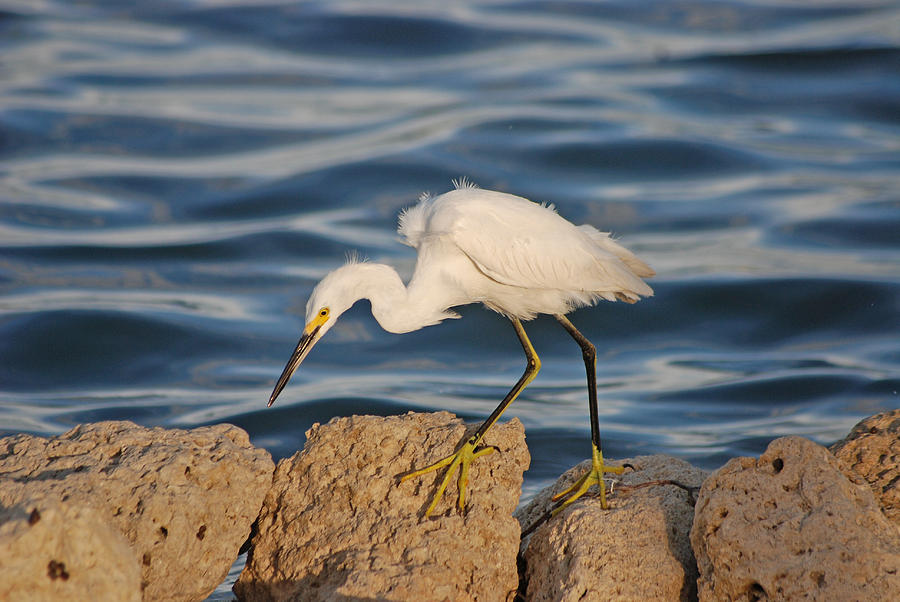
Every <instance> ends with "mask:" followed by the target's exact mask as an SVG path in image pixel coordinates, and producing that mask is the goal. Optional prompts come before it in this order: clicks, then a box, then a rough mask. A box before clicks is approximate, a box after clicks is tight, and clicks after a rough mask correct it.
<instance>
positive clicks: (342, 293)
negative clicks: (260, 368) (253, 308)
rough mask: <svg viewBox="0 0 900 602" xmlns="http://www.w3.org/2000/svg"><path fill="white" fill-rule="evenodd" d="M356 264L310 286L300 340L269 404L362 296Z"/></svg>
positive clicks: (346, 266)
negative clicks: (327, 333) (322, 339)
mask: <svg viewBox="0 0 900 602" xmlns="http://www.w3.org/2000/svg"><path fill="white" fill-rule="evenodd" d="M357 265H360V264H358V263H356V262H351V263H348V264H347V265H344V266H343V267H340V268H338V269H336V270H334V271H333V272H331V273H330V274H328V275H327V276H325V278H323V279H322V280H321V282H319V284H317V285H316V287H315V288H314V289H313V292H312V294H311V295H310V296H309V301H307V302H306V326H304V327H303V333H302V334H301V335H300V341H299V342H298V343H297V347H296V348H295V349H294V352H293V353H292V354H291V359H289V360H288V363H287V365H285V367H284V371H283V372H282V373H281V376H280V377H279V379H278V382H277V383H276V384H275V389H274V390H273V391H272V395H271V396H270V397H269V406H270V407H271V406H272V404H273V403H275V399H276V398H277V397H278V395H279V394H280V393H281V391H282V390H283V389H284V387H285V385H287V383H288V381H289V380H290V379H291V376H293V375H294V372H296V371H297V368H299V367H300V364H301V363H302V362H303V360H304V359H305V358H306V356H307V355H308V354H309V352H310V350H311V349H312V348H313V346H314V345H315V344H316V343H317V342H319V339H321V338H322V336H323V335H324V334H325V333H326V332H328V331H329V330H330V329H331V327H332V326H334V323H335V322H336V321H337V319H338V318H339V317H340V316H341V314H343V313H344V312H345V311H347V310H348V309H350V306H352V305H353V304H354V303H356V301H358V300H359V299H360V298H361V296H360V295H359V291H358V279H357V277H356V276H355V275H354V272H355V271H356V269H355V267H354V266H357Z"/></svg>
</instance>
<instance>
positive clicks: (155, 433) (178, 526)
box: [0, 422, 274, 600]
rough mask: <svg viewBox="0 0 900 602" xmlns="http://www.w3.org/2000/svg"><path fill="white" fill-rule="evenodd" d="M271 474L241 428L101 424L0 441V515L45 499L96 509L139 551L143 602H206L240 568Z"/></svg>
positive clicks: (267, 460)
mask: <svg viewBox="0 0 900 602" xmlns="http://www.w3.org/2000/svg"><path fill="white" fill-rule="evenodd" d="M273 470H274V465H273V463H272V459H271V457H270V456H269V454H268V452H266V451H264V450H260V449H256V448H254V447H253V446H252V445H251V444H250V442H249V439H248V438H247V434H246V433H245V432H244V431H242V430H241V429H239V428H237V427H235V426H231V425H225V424H222V425H216V426H210V427H202V428H197V429H193V430H190V431H183V430H174V429H172V430H167V429H162V428H153V429H147V428H143V427H139V426H137V425H135V424H133V423H131V422H99V423H95V424H86V425H80V426H77V427H75V428H74V429H72V430H70V431H69V432H67V433H64V434H62V435H60V436H58V437H53V438H50V439H45V438H42V437H34V436H31V435H16V436H12V437H7V438H5V439H0V506H6V507H10V506H13V505H16V504H20V503H22V502H24V501H26V500H28V499H35V498H42V499H57V500H60V501H64V502H66V503H67V504H70V505H77V506H80V507H85V508H93V509H95V510H96V511H97V514H98V515H99V516H100V517H102V518H103V520H105V521H107V522H108V523H109V524H110V525H112V526H114V527H115V528H116V529H117V530H118V531H119V532H120V533H122V534H123V535H124V536H125V538H126V539H127V540H128V541H129V542H130V543H131V546H132V548H133V549H134V550H135V552H136V555H137V557H138V558H139V559H140V564H141V571H142V588H143V598H144V599H145V600H202V599H203V598H205V597H206V596H207V595H208V594H209V593H210V592H211V591H212V590H213V589H215V587H216V586H217V585H218V584H219V583H221V581H222V579H224V577H225V575H226V574H227V573H228V569H229V568H230V566H231V564H232V562H233V561H234V560H235V558H237V555H238V550H239V548H240V546H241V544H242V543H243V542H244V541H245V540H246V539H247V536H248V534H249V533H250V526H251V525H252V523H253V521H254V519H255V518H256V516H257V514H258V512H259V508H260V506H261V505H262V499H263V496H264V495H265V492H266V489H268V487H269V484H270V482H271V478H272V471H273ZM62 536H64V537H67V538H71V537H73V536H72V535H68V534H66V533H63V534H62ZM67 566H68V565H67Z"/></svg>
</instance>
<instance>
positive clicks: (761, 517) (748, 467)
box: [691, 437, 900, 601]
mask: <svg viewBox="0 0 900 602" xmlns="http://www.w3.org/2000/svg"><path fill="white" fill-rule="evenodd" d="M859 481H860V482H853V481H851V480H850V479H848V478H847V476H845V475H844V474H843V473H842V472H841V470H840V467H839V466H838V462H837V460H836V459H835V458H834V457H833V456H832V455H831V454H830V453H829V452H828V450H826V449H825V448H824V447H822V446H820V445H818V444H816V443H813V442H812V441H809V440H808V439H804V438H802V437H784V438H781V439H776V440H775V441H773V442H772V443H771V444H769V447H768V449H766V451H765V453H763V454H762V455H761V456H760V457H759V459H755V458H734V459H732V460H731V461H729V462H728V463H727V464H725V466H723V467H722V468H720V469H719V470H718V471H716V472H715V473H713V475H712V476H710V477H709V479H707V480H706V481H705V482H704V484H703V488H702V489H701V492H700V495H699V497H698V500H697V509H696V514H695V518H694V527H693V530H692V531H691V543H692V545H693V548H694V554H695V555H696V557H697V562H698V565H699V569H700V579H699V583H698V585H699V595H700V600H701V601H704V600H716V601H720V600H801V599H802V600H857V601H862V600H871V601H876V600H877V601H884V600H900V536H898V531H897V528H896V527H894V525H892V524H891V523H890V522H889V521H888V520H887V519H886V518H885V516H884V515H883V514H882V513H881V510H880V509H879V507H878V504H877V502H876V501H875V498H874V496H873V494H872V491H871V490H870V489H869V488H868V487H867V486H866V484H865V483H864V482H862V480H861V479H859Z"/></svg>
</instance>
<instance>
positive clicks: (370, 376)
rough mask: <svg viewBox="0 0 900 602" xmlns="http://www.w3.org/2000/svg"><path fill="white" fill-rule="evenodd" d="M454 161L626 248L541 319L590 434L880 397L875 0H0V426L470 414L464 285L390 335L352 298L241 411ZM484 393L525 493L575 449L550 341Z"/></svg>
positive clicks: (893, 347) (889, 385) (897, 151)
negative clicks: (502, 410)
mask: <svg viewBox="0 0 900 602" xmlns="http://www.w3.org/2000/svg"><path fill="white" fill-rule="evenodd" d="M462 175H465V176H468V177H469V178H471V179H473V180H474V181H475V182H477V183H479V184H480V185H481V186H482V187H484V188H492V189H498V190H504V191H508V192H512V193H515V194H519V195H522V196H526V197H529V198H532V199H534V200H541V201H552V202H553V203H555V204H556V205H557V207H558V208H559V211H560V213H561V214H563V215H564V216H565V217H567V218H569V219H571V220H572V221H575V222H576V223H591V224H594V225H596V226H598V227H600V228H601V229H604V230H611V231H612V232H614V233H615V234H616V235H618V236H620V237H621V240H622V242H623V243H624V244H626V245H627V246H629V247H630V248H632V249H633V250H635V251H636V252H637V253H638V254H639V255H640V256H641V257H642V258H644V259H645V260H646V261H648V262H649V263H650V264H651V265H652V266H654V267H655V268H656V270H657V271H658V273H659V275H658V277H656V278H654V279H653V280H652V281H651V284H652V286H653V287H654V289H655V291H656V296H655V297H653V298H651V299H648V300H645V301H642V302H640V303H638V304H636V305H633V306H630V305H625V304H621V303H619V304H610V303H604V304H602V305H601V306H600V307H597V308H594V309H585V310H580V311H578V312H576V313H575V314H573V315H572V320H573V321H574V322H575V323H576V324H577V325H578V326H579V327H580V328H581V329H582V331H583V332H584V333H585V334H586V335H587V336H589V338H591V339H592V340H593V341H594V342H595V343H596V344H597V346H598V350H599V363H598V381H599V389H600V406H601V425H602V434H603V437H604V441H605V449H606V453H607V455H608V456H612V457H623V456H630V455H634V454H645V453H657V452H662V453H669V454H674V455H676V456H680V457H683V458H685V459H687V460H690V461H692V462H694V463H696V464H698V465H700V466H703V467H706V468H715V467H717V466H719V465H720V464H721V463H723V462H724V461H725V460H726V459H727V458H729V457H732V456H735V455H741V454H758V453H760V452H761V451H762V450H763V449H764V448H765V446H766V444H767V443H768V442H769V441H770V440H771V439H773V438H775V437H778V436H781V435H787V434H799V435H804V436H807V437H811V438H812V439H814V440H816V441H819V442H821V443H830V442H832V441H834V440H835V439H838V438H840V437H841V436H842V435H843V434H845V433H846V431H847V430H848V429H849V428H850V427H851V426H852V425H853V424H854V423H855V422H856V421H857V420H858V419H860V418H862V417H864V416H866V415H869V414H872V413H875V412H878V411H880V410H884V409H888V408H894V407H898V405H900V397H898V390H900V336H898V334H900V307H898V306H900V294H898V293H900V192H898V191H900V5H898V4H897V3H896V2H893V1H877V0H872V1H869V0H846V1H845V2H840V1H827V2H808V1H803V2H800V1H797V2H775V1H769V2H766V1H762V0H760V1H747V2H713V1H687V2H671V1H658V2H633V1H632V0H620V1H616V2H596V3H595V2H524V1H522V2H502V1H500V2H484V3H480V2H459V3H446V2H408V3H401V2H380V3H379V2H351V1H346V2H345V1H337V2H279V1H273V2H269V3H266V2H250V1H249V0H248V1H246V2H241V1H240V0H205V1H203V0H180V1H174V0H173V1H167V2H152V3H132V2H124V1H122V2H115V1H107V2H101V1H94V2H91V1H84V2H78V3H73V2H68V1H63V0H43V1H42V2H34V3H31V2H24V1H12V2H9V1H7V2H5V3H2V2H0V435H3V434H9V433H17V432H30V433H38V434H41V435H50V434H56V433H60V432H62V431H64V430H66V429H68V428H70V427H71V426H72V425H74V424H77V423H80V422H86V421H97V420H108V419H128V420H133V421H135V422H138V423H140V424H144V425H162V426H167V427H179V428H188V427H194V426H198V425H204V424H210V423H215V422H221V421H227V422H232V423H235V424H238V425H240V426H241V427H243V428H245V429H247V430H248V431H249V432H250V435H251V437H252V440H253V441H254V442H255V443H256V444H257V445H260V446H263V447H265V448H267V449H269V450H270V451H271V452H272V454H273V456H275V457H276V459H277V458H281V457H284V456H287V455H290V454H292V453H293V452H294V451H295V450H297V449H298V448H300V447H302V445H303V442H304V431H305V429H307V428H308V427H309V426H310V425H311V424H312V423H313V422H316V421H319V422H321V421H326V420H328V419H329V418H331V417H332V416H335V415H346V414H352V413H373V414H395V413H403V412H406V411H408V410H427V411H430V410H437V409H447V410H449V411H451V412H454V413H457V414H459V415H461V416H463V417H465V418H466V419H468V420H471V421H478V420H481V419H483V418H484V417H485V416H486V415H487V414H488V413H490V411H491V410H492V409H493V407H494V406H495V405H496V403H497V401H498V400H499V399H500V398H502V397H503V395H504V394H505V393H506V390H507V389H508V388H509V387H510V386H511V385H512V383H513V382H515V380H516V379H517V378H518V377H519V375H520V373H521V371H522V368H523V365H524V361H523V357H522V355H521V350H520V348H519V345H518V343H517V341H516V338H515V334H514V332H513V330H512V329H511V328H510V326H509V324H508V323H507V322H506V321H504V320H503V319H502V318H500V317H499V316H497V315H496V314H493V313H492V312H489V311H485V310H484V309H483V308H480V307H475V306H471V307H467V308H463V310H462V314H463V319H462V320H456V321H450V322H446V323H444V324H442V325H440V326H436V327H431V328H427V329H424V330H422V331H419V332H415V333H411V334H406V335H392V334H388V333H385V332H383V331H381V330H380V328H379V327H378V325H377V323H376V322H375V321H374V320H373V319H372V317H371V315H370V314H369V313H368V307H367V305H366V304H365V303H360V304H358V305H357V306H356V307H354V308H353V309H352V310H351V311H349V312H348V313H347V314H345V315H344V316H343V317H342V319H341V321H340V322H339V323H338V325H337V326H336V327H335V328H334V329H333V330H332V331H331V332H330V333H329V334H328V336H327V337H326V338H325V339H323V340H322V342H321V343H320V344H319V345H318V346H317V347H316V349H315V350H314V351H313V353H312V354H311V355H310V357H309V358H308V360H307V361H306V363H304V365H303V366H302V368H301V370H300V371H299V372H298V373H297V375H296V376H295V377H294V379H293V380H292V382H291V384H290V385H289V386H288V388H287V389H286V390H285V392H284V394H283V395H282V397H281V398H280V399H279V400H278V403H277V404H276V405H275V406H274V407H273V408H272V409H266V407H265V402H266V400H267V397H268V394H269V392H270V391H271V389H272V386H273V384H274V381H275V379H276V378H277V376H278V375H279V373H280V372H281V369H282V367H283V365H284V363H285V361H286V360H287V358H288V356H289V355H290V352H291V350H292V349H293V346H294V344H295V343H296V340H297V337H298V336H299V333H300V330H301V328H302V326H303V324H302V321H303V310H304V306H305V302H306V297H307V295H308V294H309V292H310V290H311V289H312V287H313V286H314V284H315V283H316V281H317V280H318V279H319V278H320V277H321V276H323V275H324V274H325V273H327V272H328V271H329V270H330V269H333V268H335V267H337V266H338V265H340V264H341V263H342V261H343V258H344V256H345V254H346V253H347V252H348V251H351V250H357V251H359V252H360V253H361V254H362V255H364V256H367V257H369V258H371V259H372V260H377V261H384V262H388V263H392V264H394V265H395V266H397V267H398V269H399V270H400V271H401V274H404V275H408V274H409V273H410V272H411V270H412V267H413V263H414V260H415V257H414V252H413V251H412V249H409V248H407V247H404V246H402V245H401V244H399V242H398V241H397V236H396V234H395V232H394V229H395V226H396V214H397V212H398V211H399V210H400V209H402V208H404V207H406V206H408V205H410V204H411V203H413V202H415V200H416V198H417V197H418V195H419V193H421V192H422V191H426V190H427V191H431V192H433V193H440V192H443V191H445V190H447V189H448V188H449V186H450V179H451V178H454V177H458V176H462ZM527 328H528V330H529V332H530V334H531V335H532V340H533V342H534V345H535V347H536V348H537V350H538V352H539V353H540V355H541V357H542V359H543V370H542V372H541V373H540V375H539V376H538V378H537V380H536V381H535V382H534V383H533V385H532V386H531V387H530V388H528V389H527V390H526V391H525V393H524V394H523V395H522V397H521V398H520V400H519V401H517V402H516V403H515V404H514V405H513V406H512V408H511V409H510V410H509V412H508V415H510V416H513V415H515V416H518V417H519V418H521V419H522V421H523V422H524V423H525V426H526V429H527V436H528V443H529V446H530V449H531V452H532V456H533V460H532V468H531V470H530V471H529V472H528V473H527V475H526V483H525V487H526V495H533V493H534V492H535V491H537V490H538V489H540V488H541V487H543V486H544V485H546V484H547V483H548V482H550V481H551V480H552V479H554V478H555V476H556V475H558V474H559V473H560V472H561V471H562V470H564V469H565V468H568V467H569V466H571V465H572V464H574V463H575V462H577V461H579V460H580V459H582V458H584V457H587V455H588V452H589V447H588V445H589V444H588V438H589V425H588V418H587V404H586V402H585V400H586V392H585V387H584V374H583V366H582V363H581V358H580V353H579V350H578V348H577V347H576V346H575V345H574V344H573V342H572V341H571V340H570V339H569V338H568V336H567V335H566V334H565V332H564V331H562V330H561V329H560V328H559V327H558V325H557V324H556V323H555V321H553V320H552V319H547V318H543V319H539V320H537V321H536V322H533V323H530V324H528V325H527Z"/></svg>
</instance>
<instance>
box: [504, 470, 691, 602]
mask: <svg viewBox="0 0 900 602" xmlns="http://www.w3.org/2000/svg"><path fill="white" fill-rule="evenodd" d="M622 463H627V464H631V465H632V466H634V467H635V470H634V471H630V469H628V470H627V471H626V473H625V474H624V475H622V476H621V478H620V483H619V484H617V485H616V488H614V489H613V491H614V493H613V494H612V495H609V492H608V491H607V494H608V498H607V501H608V502H609V508H608V509H607V510H603V509H602V508H601V507H600V499H599V497H596V496H592V497H590V498H588V497H584V498H582V499H580V500H579V501H577V502H576V503H574V504H573V505H572V506H570V507H569V508H567V509H566V510H564V511H563V512H562V513H560V514H559V515H558V516H555V517H552V518H549V519H546V521H545V522H543V523H542V524H541V526H540V527H538V528H537V529H536V530H535V531H534V532H533V533H532V535H531V537H530V538H526V539H525V540H524V541H523V555H524V558H525V580H526V581H527V587H526V588H523V589H525V599H526V600H529V601H532V600H533V601H541V602H545V601H551V600H553V601H560V602H562V601H566V602H568V601H572V602H574V601H577V600H581V601H585V602H587V601H591V600H629V601H631V600H690V599H692V598H695V597H696V579H697V568H696V564H695V562H694V556H693V553H692V552H691V546H690V541H689V538H688V537H689V533H690V529H691V521H692V520H693V517H694V506H693V498H692V495H691V493H689V492H688V491H686V490H684V489H682V488H679V487H677V486H675V485H651V486H647V487H643V488H634V489H629V488H628V486H633V485H637V484H639V483H646V482H648V481H655V480H664V479H669V480H673V481H678V482H679V483H682V484H684V485H686V486H688V487H691V488H694V491H695V492H696V490H698V489H699V487H700V484H701V483H702V482H703V479H704V478H705V477H706V472H705V471H703V470H701V469H699V468H695V467H693V466H691V465H690V464H688V463H687V462H684V461H683V460H679V459H677V458H672V457H669V456H663V455H655V456H639V457H636V458H632V459H628V460H623V461H622ZM615 464H620V463H619V462H615ZM588 468H590V460H588V461H585V462H582V463H581V464H579V465H578V466H576V467H574V468H572V469H571V470H569V471H567V472H566V473H565V474H563V475H562V476H561V477H560V478H559V480H558V481H557V482H556V484H554V485H552V486H550V487H548V488H546V489H544V490H543V491H541V492H540V493H539V494H538V495H537V496H536V497H535V499H534V500H532V502H531V503H530V504H528V505H527V506H525V507H524V508H522V509H521V510H520V511H518V512H517V513H516V516H517V518H518V519H519V521H520V523H521V524H522V527H523V529H527V528H528V527H529V526H531V525H533V524H535V522H536V521H539V520H540V519H541V518H542V517H544V518H545V517H546V513H547V511H548V510H549V509H551V508H552V507H553V506H554V504H553V502H551V501H550V498H551V497H552V496H553V495H554V494H555V493H557V492H558V491H562V490H563V489H565V488H566V487H568V486H569V485H571V484H572V483H573V482H575V480H576V479H577V478H578V477H580V476H581V475H582V474H584V472H585V471H586V470H587V469H588ZM623 486H624V487H623ZM617 488H618V489H617ZM590 494H591V492H588V494H586V496H587V495H590Z"/></svg>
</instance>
